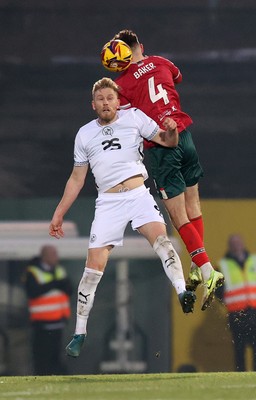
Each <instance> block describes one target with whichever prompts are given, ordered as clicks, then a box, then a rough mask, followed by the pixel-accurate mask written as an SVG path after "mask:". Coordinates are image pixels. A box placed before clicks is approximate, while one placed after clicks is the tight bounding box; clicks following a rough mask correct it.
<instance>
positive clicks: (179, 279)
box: [153, 235, 186, 295]
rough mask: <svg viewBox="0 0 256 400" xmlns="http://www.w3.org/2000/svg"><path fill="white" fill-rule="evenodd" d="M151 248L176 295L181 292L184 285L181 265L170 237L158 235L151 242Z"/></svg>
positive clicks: (183, 289) (184, 288)
mask: <svg viewBox="0 0 256 400" xmlns="http://www.w3.org/2000/svg"><path fill="white" fill-rule="evenodd" d="M153 249H154V251H155V252H156V254H157V255H158V256H159V257H160V259H161V261H162V264H163V267H164V271H165V273H166V275H167V277H168V278H169V280H170V281H171V283H172V285H173V287H174V288H175V290H176V293H177V294H178V295H179V294H180V293H183V292H184V291H185V290H186V287H185V279H184V275H183V270H182V265H181V261H180V258H179V256H178V254H177V252H176V251H175V249H174V247H173V245H172V243H171V241H170V239H169V238H168V237H167V236H165V235H161V236H158V237H157V239H156V241H155V243H154V244H153Z"/></svg>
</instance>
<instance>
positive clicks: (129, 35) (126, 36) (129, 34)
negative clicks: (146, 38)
mask: <svg viewBox="0 0 256 400" xmlns="http://www.w3.org/2000/svg"><path fill="white" fill-rule="evenodd" d="M113 39H118V40H123V42H125V43H126V44H128V46H130V47H131V49H132V48H134V47H136V46H137V45H138V44H140V42H139V39H138V36H137V35H136V33H134V32H133V31H131V30H129V29H123V30H122V31H120V32H118V33H117V34H116V35H115V36H114V37H113Z"/></svg>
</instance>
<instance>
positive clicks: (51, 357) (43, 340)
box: [32, 324, 66, 375]
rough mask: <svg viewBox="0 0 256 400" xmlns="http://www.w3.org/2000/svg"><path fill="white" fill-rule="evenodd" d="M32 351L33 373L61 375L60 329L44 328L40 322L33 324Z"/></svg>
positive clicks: (61, 350) (62, 370)
mask: <svg viewBox="0 0 256 400" xmlns="http://www.w3.org/2000/svg"><path fill="white" fill-rule="evenodd" d="M32 329H33V342H32V353H33V361H34V372H35V375H63V374H65V373H66V371H65V368H64V367H63V365H62V361H61V354H62V352H63V348H62V333H63V328H61V329H45V327H44V326H43V325H41V324H33V326H32Z"/></svg>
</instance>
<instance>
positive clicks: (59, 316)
mask: <svg viewBox="0 0 256 400" xmlns="http://www.w3.org/2000/svg"><path fill="white" fill-rule="evenodd" d="M25 285H26V292H27V296H28V303H29V314H30V320H31V323H32V330H33V341H32V351H33V361H34V372H35V374H36V375H59V374H63V373H65V371H64V368H63V366H62V362H61V349H62V346H61V342H62V333H63V329H64V327H65V323H66V321H67V319H68V318H69V317H70V304H69V297H70V295H71V291H72V289H71V283H70V281H69V279H68V277H67V273H66V271H65V270H64V268H63V267H62V266H61V265H60V264H59V256H58V252H57V249H56V248H55V247H54V246H50V245H47V246H43V247H42V249H41V253H40V257H37V258H35V259H33V260H32V262H30V264H29V265H28V267H27V269H26V272H25Z"/></svg>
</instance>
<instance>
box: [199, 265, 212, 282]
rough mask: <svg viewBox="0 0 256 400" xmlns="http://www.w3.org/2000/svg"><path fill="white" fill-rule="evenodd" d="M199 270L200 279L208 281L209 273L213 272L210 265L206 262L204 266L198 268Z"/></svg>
mask: <svg viewBox="0 0 256 400" xmlns="http://www.w3.org/2000/svg"><path fill="white" fill-rule="evenodd" d="M200 270H201V272H202V277H203V280H204V281H208V279H209V278H210V275H211V272H212V271H213V268H212V264H211V263H210V262H209V261H208V262H207V263H205V264H204V265H202V266H201V267H200Z"/></svg>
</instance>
